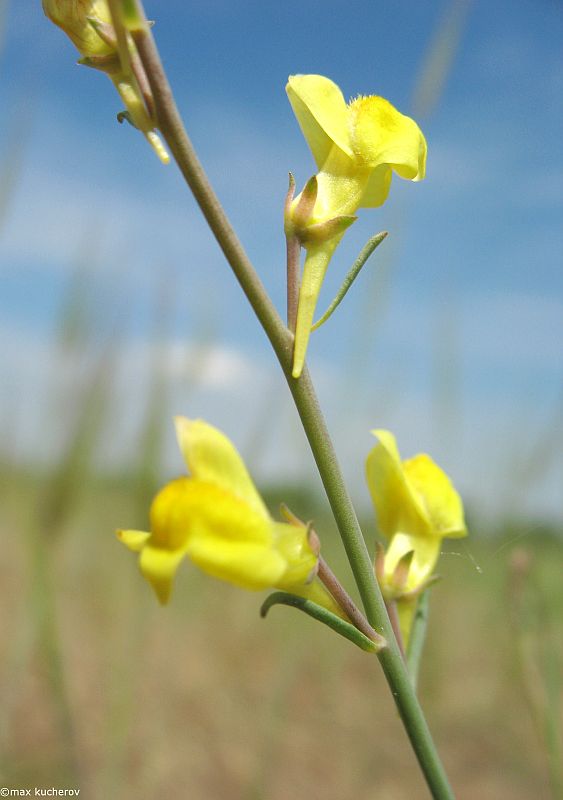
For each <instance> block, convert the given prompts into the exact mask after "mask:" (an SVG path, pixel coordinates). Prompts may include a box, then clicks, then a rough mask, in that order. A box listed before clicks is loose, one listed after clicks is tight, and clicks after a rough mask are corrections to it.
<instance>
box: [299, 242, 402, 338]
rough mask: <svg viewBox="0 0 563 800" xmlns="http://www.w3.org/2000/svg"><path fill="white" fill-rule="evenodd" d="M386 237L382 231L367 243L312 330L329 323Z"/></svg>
mask: <svg viewBox="0 0 563 800" xmlns="http://www.w3.org/2000/svg"><path fill="white" fill-rule="evenodd" d="M386 237H387V231H381V233H376V234H375V236H372V237H371V239H370V240H369V241H368V242H367V244H366V245H365V246H364V248H363V250H362V252H361V253H360V255H359V256H358V258H357V259H356V260H355V261H354V263H353V264H352V267H351V268H350V271H349V272H348V274H347V275H346V277H345V278H344V280H343V281H342V286H341V287H340V289H339V290H338V293H337V295H336V297H335V298H334V300H333V301H332V303H331V304H330V305H329V307H328V308H327V310H326V311H325V313H324V314H323V315H322V317H321V318H320V319H319V320H317V322H315V324H314V325H313V326H312V328H311V330H312V331H316V330H317V328H320V327H321V325H324V323H325V322H326V321H327V319H329V318H330V317H331V316H332V315H333V313H334V312H335V311H336V309H337V308H338V306H339V305H340V303H341V302H342V301H343V300H344V298H345V297H346V294H347V293H348V289H349V288H350V287H351V286H352V284H353V283H354V281H355V280H356V278H357V277H358V275H359V273H360V270H361V269H362V267H363V266H364V264H365V263H366V261H367V260H368V258H369V257H370V256H371V254H372V253H373V251H374V250H375V248H376V247H377V246H378V245H380V244H381V242H382V241H383V240H384V239H385V238H386Z"/></svg>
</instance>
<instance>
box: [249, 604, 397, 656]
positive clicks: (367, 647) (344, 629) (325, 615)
mask: <svg viewBox="0 0 563 800" xmlns="http://www.w3.org/2000/svg"><path fill="white" fill-rule="evenodd" d="M275 605H285V606H292V607H293V608H298V609H299V610H300V611H304V612H305V614H308V615H309V616H310V617H313V619H316V620H318V621H319V622H322V623H323V624H324V625H327V626H328V627H329V628H332V630H333V631H335V632H336V633H339V634H340V636H343V637H344V638H345V639H348V641H350V642H352V643H353V644H355V645H356V646H357V647H359V648H360V649H361V650H364V651H365V652H367V653H378V652H379V651H380V650H381V649H382V647H381V645H380V644H377V643H376V642H374V641H372V640H371V639H368V637H367V636H365V635H364V634H363V633H361V632H360V631H359V630H358V629H357V628H355V627H354V625H352V624H351V623H350V622H346V621H345V620H343V619H342V618H341V617H337V616H336V614H333V613H332V612H331V611H328V610H327V609H326V608H323V607H322V606H319V605H317V603H313V601H312V600H306V599H305V598H304V597H298V596H297V595H295V594H288V593H287V592H274V593H273V594H271V595H269V596H268V597H267V598H266V599H265V600H264V602H263V603H262V607H261V608H260V616H261V617H265V616H266V615H267V613H268V611H269V610H270V609H271V607H272V606H275Z"/></svg>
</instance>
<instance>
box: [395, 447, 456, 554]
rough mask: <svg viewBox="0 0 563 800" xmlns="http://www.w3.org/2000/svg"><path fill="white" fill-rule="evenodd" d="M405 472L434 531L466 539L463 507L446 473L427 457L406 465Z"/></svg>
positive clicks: (416, 458) (418, 458) (405, 462)
mask: <svg viewBox="0 0 563 800" xmlns="http://www.w3.org/2000/svg"><path fill="white" fill-rule="evenodd" d="M403 469H404V471H405V475H406V478H407V481H408V482H409V483H410V484H411V486H413V487H414V488H415V490H416V491H417V492H418V493H419V496H420V498H421V500H422V502H423V503H424V505H425V507H426V511H427V514H428V516H429V518H430V521H431V524H432V528H433V529H434V530H435V531H436V532H437V533H438V534H439V535H440V536H448V537H451V538H459V537H461V536H466V535H467V529H466V527H465V520H464V517H463V503H462V501H461V498H460V496H459V494H458V493H457V492H456V490H455V489H454V487H453V486H452V482H451V481H450V479H449V478H448V476H447V475H446V473H445V472H444V471H443V470H442V469H440V467H439V466H438V465H437V464H435V463H434V461H433V460H432V459H431V458H430V456H427V455H426V454H425V453H421V454H419V455H417V456H414V457H413V458H410V459H408V460H407V461H404V462H403Z"/></svg>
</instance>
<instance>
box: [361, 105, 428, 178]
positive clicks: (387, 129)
mask: <svg viewBox="0 0 563 800" xmlns="http://www.w3.org/2000/svg"><path fill="white" fill-rule="evenodd" d="M350 116H351V129H352V135H351V138H352V148H353V150H354V153H355V155H356V157H357V158H358V159H359V160H360V161H361V162H363V163H364V164H369V165H370V166H372V167H374V168H375V167H378V166H379V165H381V164H389V165H390V166H391V167H393V169H394V170H395V172H396V173H397V174H398V175H400V176H401V178H408V179H409V180H422V178H424V174H425V169H426V140H425V138H424V136H423V135H422V131H421V130H420V128H419V127H418V125H417V124H416V122H415V121H414V120H413V119H411V118H410V117H407V116H405V115H404V114H401V113H400V112H399V111H397V109H396V108H395V107H394V106H392V105H391V103H389V101H388V100H385V98H383V97H375V96H372V97H358V99H357V100H354V101H353V102H352V103H351V104H350Z"/></svg>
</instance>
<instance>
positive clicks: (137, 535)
mask: <svg viewBox="0 0 563 800" xmlns="http://www.w3.org/2000/svg"><path fill="white" fill-rule="evenodd" d="M115 535H116V536H117V538H118V539H119V541H120V542H123V544H124V545H125V547H128V548H129V550H133V552H134V553H140V552H141V550H142V549H143V547H144V546H145V544H146V543H147V540H148V539H149V538H150V533H147V532H146V531H122V530H119V531H116V532H115Z"/></svg>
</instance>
